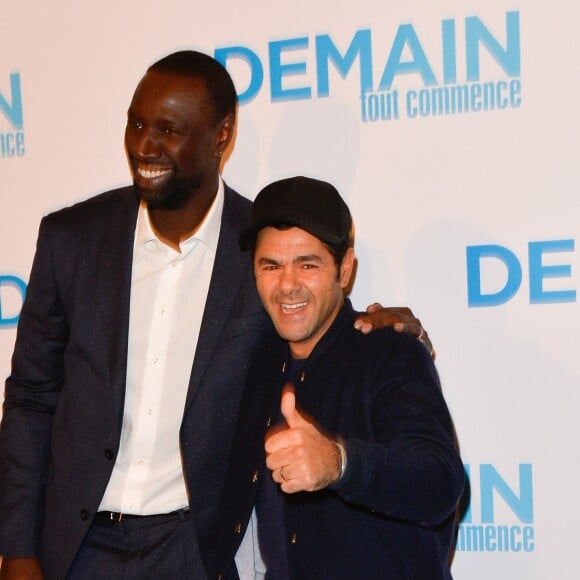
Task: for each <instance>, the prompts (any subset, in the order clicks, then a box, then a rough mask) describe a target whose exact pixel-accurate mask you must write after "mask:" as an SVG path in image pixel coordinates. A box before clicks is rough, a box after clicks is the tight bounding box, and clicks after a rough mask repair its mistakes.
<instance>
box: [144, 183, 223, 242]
mask: <svg viewBox="0 0 580 580" xmlns="http://www.w3.org/2000/svg"><path fill="white" fill-rule="evenodd" d="M223 207H224V184H223V181H222V180H221V178H220V180H219V182H218V190H217V193H216V196H215V198H214V200H213V202H212V204H211V206H210V208H209V210H208V212H207V213H206V214H205V217H204V218H203V221H202V222H201V224H200V226H199V228H198V229H197V231H196V232H195V233H194V234H192V235H191V236H190V237H189V238H187V239H186V240H183V241H182V242H181V244H180V245H181V250H182V253H183V252H186V251H187V250H189V249H191V247H192V246H193V245H194V243H195V242H201V243H202V244H204V245H205V246H207V247H208V248H209V249H210V250H212V251H214V252H215V251H216V250H217V245H218V239H219V234H220V224H221V218H222V211H223ZM151 244H155V245H158V244H162V242H161V241H160V240H159V238H158V237H157V236H156V235H155V232H154V230H153V227H152V225H151V220H150V219H149V211H148V209H147V204H146V203H145V202H144V201H141V203H140V204H139V212H138V215H137V226H136V230H135V245H136V246H137V247H140V246H148V245H151Z"/></svg>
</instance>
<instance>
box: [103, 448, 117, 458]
mask: <svg viewBox="0 0 580 580" xmlns="http://www.w3.org/2000/svg"><path fill="white" fill-rule="evenodd" d="M105 457H106V458H107V459H108V460H109V461H111V460H112V459H115V453H114V452H113V450H112V449H105Z"/></svg>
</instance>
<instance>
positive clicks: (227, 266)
mask: <svg viewBox="0 0 580 580" xmlns="http://www.w3.org/2000/svg"><path fill="white" fill-rule="evenodd" d="M238 209H239V208H237V207H236V203H235V199H234V197H233V195H232V194H231V193H230V190H229V188H228V187H227V186H226V189H225V201H224V209H223V215H222V221H221V228H220V236H219V241H218V247H217V252H216V257H215V262H214V268H213V272H212V276H211V281H210V286H209V291H208V295H207V300H206V304H205V309H204V314H203V319H202V323H201V329H200V333H199V339H198V342H197V349H196V352H195V358H194V361H193V368H192V373H191V380H190V382H189V390H188V393H187V400H186V409H187V408H188V407H189V405H191V403H192V401H193V398H194V396H195V393H196V392H197V390H198V388H199V385H200V384H201V382H202V380H203V377H204V375H205V373H206V371H207V369H208V365H209V363H210V361H211V358H212V355H213V352H214V350H215V348H216V346H217V343H218V340H219V338H220V336H221V333H222V332H223V331H224V328H225V327H226V322H227V319H228V317H229V316H230V313H231V310H232V307H233V304H234V301H235V299H236V296H237V294H238V291H239V287H240V284H241V283H242V281H243V279H244V276H246V275H247V268H248V265H247V257H244V256H243V254H242V252H241V251H240V246H239V241H238V240H239V236H240V233H241V231H242V229H243V227H245V224H242V223H241V222H242V220H241V219H240V212H239V211H238Z"/></svg>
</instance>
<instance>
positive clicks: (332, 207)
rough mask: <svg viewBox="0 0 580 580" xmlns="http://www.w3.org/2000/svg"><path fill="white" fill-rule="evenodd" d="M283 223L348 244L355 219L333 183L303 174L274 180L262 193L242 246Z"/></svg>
mask: <svg viewBox="0 0 580 580" xmlns="http://www.w3.org/2000/svg"><path fill="white" fill-rule="evenodd" d="M279 225H288V226H295V227H297V228H300V229H303V230H305V231H307V232H308V233H309V234H312V235H313V236H315V237H316V238H318V239H319V240H321V241H322V242H325V243H327V244H333V245H334V244H341V243H345V244H348V242H349V240H350V232H351V226H352V218H351V215H350V211H349V209H348V207H347V205H346V203H345V202H344V200H343V199H342V197H340V194H339V193H338V191H337V190H336V188H335V187H334V186H333V185H331V184H330V183H327V182H326V181H321V180H319V179H313V178H312V177H304V176H302V175H299V176H296V177H289V178H286V179H280V180H279V181H274V182H273V183H270V184H269V185H266V187H264V188H263V189H262V190H261V191H260V193H258V195H257V197H256V199H255V201H254V207H253V208H252V216H251V218H250V226H249V227H248V228H247V229H246V230H245V231H244V232H243V233H242V235H241V236H240V246H241V247H242V249H243V250H247V249H248V248H250V247H251V246H252V245H253V244H254V242H255V241H256V236H257V235H258V232H259V231H260V230H261V229H262V228H265V227H266V226H279Z"/></svg>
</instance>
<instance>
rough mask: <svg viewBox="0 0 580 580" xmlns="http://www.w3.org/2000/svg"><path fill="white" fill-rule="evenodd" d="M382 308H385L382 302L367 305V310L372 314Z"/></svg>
mask: <svg viewBox="0 0 580 580" xmlns="http://www.w3.org/2000/svg"><path fill="white" fill-rule="evenodd" d="M382 308H383V306H382V305H381V304H380V302H373V303H372V304H370V305H369V306H367V312H368V313H369V314H372V313H373V312H378V311H379V310H381V309H382Z"/></svg>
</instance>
